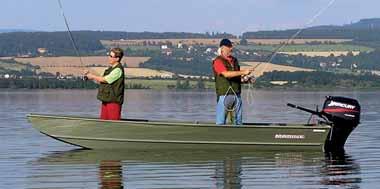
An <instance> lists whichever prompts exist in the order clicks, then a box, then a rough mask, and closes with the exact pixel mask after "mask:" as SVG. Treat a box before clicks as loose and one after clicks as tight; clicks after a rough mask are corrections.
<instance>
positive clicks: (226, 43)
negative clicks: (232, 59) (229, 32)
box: [219, 39, 232, 47]
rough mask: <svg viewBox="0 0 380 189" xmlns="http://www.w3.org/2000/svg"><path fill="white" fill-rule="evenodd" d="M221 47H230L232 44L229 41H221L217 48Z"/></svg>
mask: <svg viewBox="0 0 380 189" xmlns="http://www.w3.org/2000/svg"><path fill="white" fill-rule="evenodd" d="M221 46H227V47H232V42H231V41H230V40H229V39H222V40H221V41H220V44H219V47H221Z"/></svg>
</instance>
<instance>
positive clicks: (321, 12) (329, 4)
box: [248, 0, 336, 102]
mask: <svg viewBox="0 0 380 189" xmlns="http://www.w3.org/2000/svg"><path fill="white" fill-rule="evenodd" d="M335 1H336V0H331V1H329V3H328V4H327V5H326V6H325V7H322V8H321V9H320V10H318V12H317V13H316V14H315V15H314V16H313V17H312V18H311V19H310V20H309V21H308V22H306V24H304V25H303V27H301V28H300V29H299V30H298V31H297V32H296V33H294V34H293V35H292V36H291V37H290V38H288V39H287V40H286V42H285V43H283V44H282V45H280V46H279V47H278V48H276V49H275V50H274V51H273V53H272V55H271V56H270V58H269V60H268V61H264V62H260V63H258V64H257V65H255V66H254V67H253V69H256V68H257V67H259V66H260V65H261V64H263V63H265V66H264V68H263V69H262V70H263V71H265V70H266V68H267V67H268V66H269V63H271V62H272V61H273V59H274V58H275V57H276V55H277V54H278V52H279V51H280V50H281V49H283V48H284V47H286V46H287V45H289V43H290V42H291V41H293V40H294V39H295V38H296V37H297V36H298V35H299V34H300V33H301V32H302V31H304V30H305V29H307V28H308V27H310V25H311V24H312V23H314V22H315V20H316V19H317V18H318V17H319V16H321V15H322V14H323V13H324V12H325V11H326V10H328V9H329V8H330V7H331V6H332V5H333V4H334V3H335ZM251 85H252V83H249V86H248V89H249V91H251V92H252V93H253V90H251V88H253V87H251ZM248 96H249V97H250V98H251V99H253V94H249V95H248ZM249 100H250V99H248V102H249Z"/></svg>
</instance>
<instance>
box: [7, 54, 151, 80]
mask: <svg viewBox="0 0 380 189" xmlns="http://www.w3.org/2000/svg"><path fill="white" fill-rule="evenodd" d="M149 59H150V57H124V58H123V60H122V63H123V64H124V63H125V64H127V67H128V68H136V67H139V64H141V63H143V62H145V61H147V60H149ZM15 60H16V61H17V62H22V63H30V64H32V65H38V66H39V67H40V70H39V72H47V73H52V74H54V75H55V74H56V73H57V72H59V73H60V74H61V75H75V76H78V75H82V73H83V70H85V69H88V67H91V66H94V65H96V66H103V67H107V66H109V64H108V57H107V56H88V57H82V61H83V65H82V64H81V62H80V60H79V58H78V57H73V56H63V57H36V58H15Z"/></svg>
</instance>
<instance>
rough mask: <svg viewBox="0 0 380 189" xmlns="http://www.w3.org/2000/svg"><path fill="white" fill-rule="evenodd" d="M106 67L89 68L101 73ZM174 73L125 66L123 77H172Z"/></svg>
mask: <svg viewBox="0 0 380 189" xmlns="http://www.w3.org/2000/svg"><path fill="white" fill-rule="evenodd" d="M105 69H106V67H91V68H90V69H89V70H90V71H93V72H94V73H97V74H98V75H101V74H102V73H103V72H104V70H105ZM173 75H174V74H173V73H171V72H167V71H162V70H153V69H149V68H125V77H127V78H135V77H162V78H168V77H172V76H173Z"/></svg>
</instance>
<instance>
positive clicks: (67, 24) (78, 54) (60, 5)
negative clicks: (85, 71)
mask: <svg viewBox="0 0 380 189" xmlns="http://www.w3.org/2000/svg"><path fill="white" fill-rule="evenodd" d="M57 1H58V5H59V8H60V10H61V15H62V17H63V20H64V21H65V25H66V29H67V33H68V34H69V38H70V40H71V44H72V45H73V47H74V50H75V53H76V55H77V57H78V58H79V62H80V67H82V68H83V65H84V64H83V61H82V56H81V55H80V53H79V49H78V46H77V44H76V43H75V40H74V37H73V34H72V32H71V30H70V26H69V23H68V21H67V18H66V15H65V11H64V9H63V6H62V2H61V0H57ZM83 79H84V80H87V77H86V76H84V77H83Z"/></svg>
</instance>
